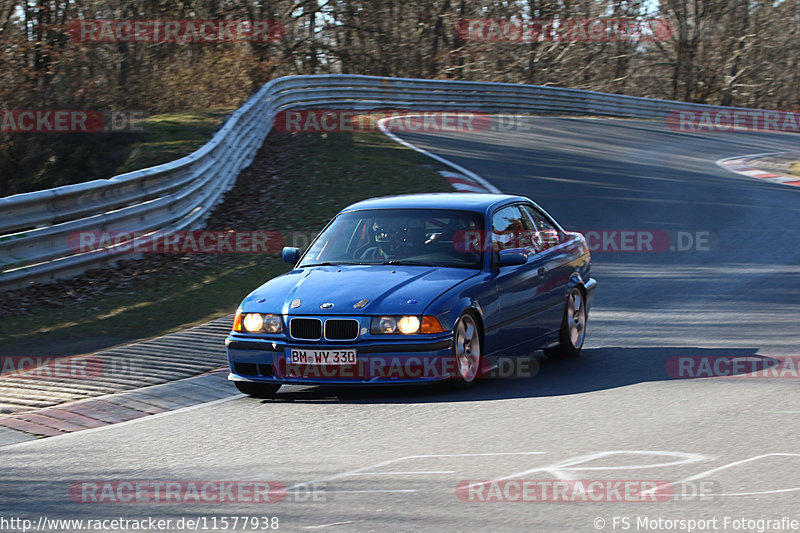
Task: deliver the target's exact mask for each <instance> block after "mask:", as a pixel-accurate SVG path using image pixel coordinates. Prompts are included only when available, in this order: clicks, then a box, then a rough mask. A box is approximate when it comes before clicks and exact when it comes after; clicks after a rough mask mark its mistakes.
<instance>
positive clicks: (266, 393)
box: [233, 381, 281, 398]
mask: <svg viewBox="0 0 800 533" xmlns="http://www.w3.org/2000/svg"><path fill="white" fill-rule="evenodd" d="M233 384H234V385H236V388H237V389H239V392H241V393H243V394H247V395H248V396H251V397H253V398H274V397H275V393H277V392H278V389H280V388H281V384H280V383H253V382H251V381H234V382H233Z"/></svg>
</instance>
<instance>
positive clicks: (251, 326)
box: [242, 313, 264, 333]
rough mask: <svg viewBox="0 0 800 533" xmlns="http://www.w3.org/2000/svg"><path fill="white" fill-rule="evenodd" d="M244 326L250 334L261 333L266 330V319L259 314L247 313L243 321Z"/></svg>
mask: <svg viewBox="0 0 800 533" xmlns="http://www.w3.org/2000/svg"><path fill="white" fill-rule="evenodd" d="M242 325H243V326H244V329H245V331H249V332H250V333H255V332H257V331H261V330H262V329H263V328H264V317H262V316H261V315H260V314H258V313H247V314H246V315H244V318H243V319H242Z"/></svg>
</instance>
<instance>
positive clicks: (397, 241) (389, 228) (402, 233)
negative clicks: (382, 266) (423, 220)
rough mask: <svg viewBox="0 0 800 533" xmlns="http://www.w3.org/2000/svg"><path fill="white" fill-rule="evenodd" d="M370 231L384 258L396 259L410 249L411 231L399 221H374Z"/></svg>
mask: <svg viewBox="0 0 800 533" xmlns="http://www.w3.org/2000/svg"><path fill="white" fill-rule="evenodd" d="M372 231H373V234H374V235H375V243H376V244H377V245H378V249H379V250H380V254H381V256H382V257H384V258H396V257H398V256H400V255H401V254H402V253H403V252H404V251H408V250H409V249H410V248H411V240H410V238H411V230H410V229H409V228H408V227H407V226H406V225H405V224H402V223H401V221H400V220H392V219H388V220H380V221H375V223H374V224H373V225H372Z"/></svg>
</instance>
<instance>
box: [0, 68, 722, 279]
mask: <svg viewBox="0 0 800 533" xmlns="http://www.w3.org/2000/svg"><path fill="white" fill-rule="evenodd" d="M312 108H318V109H357V110H359V109H363V110H368V109H376V108H386V109H415V110H431V111H446V110H454V111H455V110H466V111H484V112H490V113H523V114H564V115H590V116H607V117H628V118H640V119H665V118H666V117H667V115H668V114H669V113H670V112H671V111H674V110H676V109H681V110H691V109H697V110H714V109H727V110H732V109H733V108H720V107H714V106H705V105H701V104H686V103H682V102H670V101H664V100H652V99H647V98H637V97H632V96H621V95H615V94H605V93H596V92H590V91H581V90H576V89H561V88H555V87H539V86H534V85H515V84H508V83H484V82H467V81H447V80H418V79H403V78H381V77H373V76H352V75H322V76H288V77H285V78H278V79H275V80H272V81H271V82H269V83H267V84H266V85H264V86H263V87H262V88H261V89H260V90H259V91H258V92H256V93H255V94H254V95H253V96H252V97H250V99H248V100H247V102H246V103H245V104H244V105H242V107H240V108H239V109H238V110H236V111H235V112H234V113H233V114H232V116H231V117H230V118H229V119H228V120H227V121H226V122H225V124H224V125H223V126H222V128H221V129H220V130H219V131H218V132H217V133H216V134H215V135H214V137H213V138H212V139H211V140H210V141H209V142H208V143H206V144H205V145H203V146H202V147H201V148H199V149H198V150H197V151H195V152H194V153H192V154H190V155H188V156H186V157H183V158H181V159H178V160H177V161H173V162H171V163H166V164H163V165H158V166H155V167H151V168H146V169H143V170H137V171H135V172H129V173H127V174H122V175H119V176H114V177H112V178H110V179H104V180H94V181H90V182H86V183H79V184H75V185H67V186H64V187H57V188H54V189H48V190H44V191H36V192H31V193H24V194H17V195H14V196H9V197H6V198H0V290H7V289H13V288H18V287H23V286H25V285H28V284H31V283H35V282H43V281H49V280H53V279H61V278H67V277H71V276H74V275H76V274H79V273H81V272H84V271H86V270H88V269H90V268H95V267H98V266H101V265H102V264H104V263H108V262H110V261H113V260H114V258H115V254H112V253H108V250H93V251H91V252H86V253H76V251H75V250H72V249H70V247H69V246H68V244H67V236H68V235H69V234H70V233H72V232H75V231H89V230H90V231H106V230H108V231H114V230H121V231H129V232H145V231H149V230H152V231H156V230H159V231H162V232H163V231H177V230H188V229H195V228H198V227H201V226H202V224H203V220H204V218H205V217H206V215H207V214H208V213H209V212H210V210H211V209H212V208H213V207H214V205H215V204H216V203H217V202H218V201H219V200H220V198H221V197H222V195H223V193H224V192H225V191H227V190H228V189H230V188H231V187H232V186H233V184H234V182H235V180H236V176H237V175H238V174H239V172H240V171H241V170H242V169H243V168H245V167H247V166H248V165H249V164H250V162H251V161H252V160H253V158H254V157H255V154H256V152H257V150H258V149H259V147H260V146H261V144H262V143H263V142H264V139H265V138H266V136H267V134H268V133H269V132H270V130H271V129H272V122H273V119H274V117H275V115H276V114H277V113H278V112H280V111H282V110H286V109H312ZM122 245H125V246H129V245H130V243H123V244H122ZM127 257H128V258H130V257H131V256H130V255H127Z"/></svg>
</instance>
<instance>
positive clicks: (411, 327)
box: [397, 316, 419, 335]
mask: <svg viewBox="0 0 800 533" xmlns="http://www.w3.org/2000/svg"><path fill="white" fill-rule="evenodd" d="M397 329H399V330H400V333H402V334H403V335H411V334H412V333H419V318H417V317H415V316H404V317H403V318H401V319H400V320H398V321H397Z"/></svg>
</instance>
